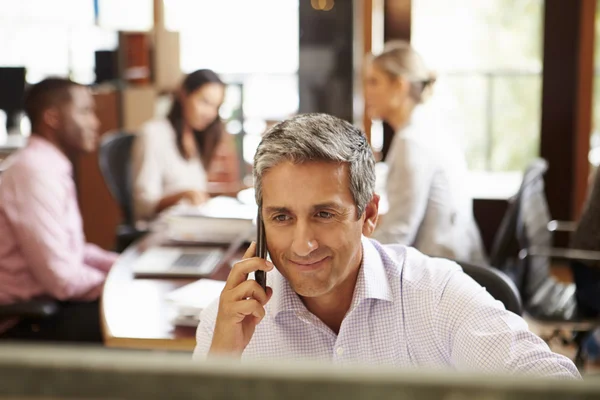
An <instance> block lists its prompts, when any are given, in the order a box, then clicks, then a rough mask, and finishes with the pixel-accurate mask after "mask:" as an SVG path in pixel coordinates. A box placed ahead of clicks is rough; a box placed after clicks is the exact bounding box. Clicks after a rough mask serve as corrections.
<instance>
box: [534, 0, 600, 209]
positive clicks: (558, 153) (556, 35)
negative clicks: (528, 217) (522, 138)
mask: <svg viewBox="0 0 600 400" xmlns="http://www.w3.org/2000/svg"><path fill="white" fill-rule="evenodd" d="M595 11H596V0H571V1H562V0H546V3H545V11H544V25H545V29H544V72H543V83H542V123H541V142H540V154H541V156H542V157H543V158H545V159H546V160H547V161H548V163H549V169H548V173H547V175H546V193H547V196H548V203H549V206H550V212H551V214H552V217H553V218H556V219H562V220H571V219H576V218H577V217H578V216H579V213H580V211H581V206H582V204H583V200H584V198H585V194H586V190H587V175H588V152H589V140H590V134H591V126H592V90H593V78H594V33H595V30H594V20H595V15H596V12H595Z"/></svg>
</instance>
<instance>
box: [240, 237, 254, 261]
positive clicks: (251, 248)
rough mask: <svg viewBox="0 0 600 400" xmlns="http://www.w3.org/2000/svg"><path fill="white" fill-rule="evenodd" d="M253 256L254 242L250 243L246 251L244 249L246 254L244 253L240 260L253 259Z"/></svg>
mask: <svg viewBox="0 0 600 400" xmlns="http://www.w3.org/2000/svg"><path fill="white" fill-rule="evenodd" d="M255 254H256V242H255V241H252V243H250V246H248V249H246V252H245V253H244V257H242V258H250V257H254V255H255Z"/></svg>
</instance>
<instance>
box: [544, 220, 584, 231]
mask: <svg viewBox="0 0 600 400" xmlns="http://www.w3.org/2000/svg"><path fill="white" fill-rule="evenodd" d="M547 228H548V230H549V231H550V232H575V229H577V222H574V221H557V220H553V221H550V222H548V226H547Z"/></svg>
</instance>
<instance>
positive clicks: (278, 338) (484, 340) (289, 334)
mask: <svg viewBox="0 0 600 400" xmlns="http://www.w3.org/2000/svg"><path fill="white" fill-rule="evenodd" d="M374 163H375V162H374V159H373V154H372V151H371V149H370V147H369V144H368V143H367V140H366V138H365V137H364V135H363V134H362V132H361V131H360V130H359V129H357V128H355V127H354V126H352V125H351V124H349V123H347V122H345V121H342V120H340V119H338V118H335V117H332V116H329V115H324V114H305V115H300V116H296V117H294V118H292V119H290V120H287V121H284V122H282V123H279V124H278V125H276V126H274V127H273V128H272V129H271V130H270V131H269V132H267V133H266V135H265V136H264V138H263V140H262V142H261V144H260V145H259V147H258V150H257V152H256V156H255V158H254V178H255V188H256V200H257V204H259V207H261V213H262V217H263V220H264V226H265V234H266V242H267V249H268V252H269V255H270V259H271V260H272V262H271V261H267V260H263V259H260V258H258V257H255V256H254V254H255V248H256V245H255V244H254V243H253V244H252V245H251V246H250V247H249V248H248V250H247V251H246V254H245V255H244V259H243V260H242V261H240V262H238V263H236V264H235V265H234V267H233V269H232V270H231V273H230V274H229V278H228V279H227V283H226V285H225V288H224V289H223V292H222V293H221V296H220V299H219V301H218V302H215V303H214V304H212V305H211V306H209V307H208V308H207V309H205V310H204V312H203V313H202V315H201V318H200V320H201V322H200V325H199V327H198V332H197V346H196V350H195V358H196V359H201V358H203V357H205V356H207V355H227V356H234V357H243V358H254V359H256V358H290V359H313V360H314V359H316V360H327V361H331V362H333V363H336V364H346V363H365V364H378V365H381V364H385V365H395V366H399V367H448V368H454V369H461V370H477V371H481V372H490V373H491V372H504V373H516V374H531V375H538V376H554V377H562V378H578V377H580V375H579V373H578V371H577V369H576V368H575V365H574V364H573V363H572V362H571V361H570V360H569V359H568V358H566V357H563V356H561V355H558V354H554V353H553V352H551V351H550V349H549V348H548V346H547V345H546V344H545V343H544V342H543V341H542V340H541V339H540V338H538V337H537V336H535V335H534V334H533V333H531V332H530V331H529V330H528V328H527V324H526V323H525V321H524V320H523V319H521V317H519V316H517V315H515V314H513V313H511V312H509V311H507V310H505V308H504V306H503V305H502V304H501V303H500V302H498V301H496V300H494V299H493V298H492V297H491V296H490V294H489V293H487V292H486V291H485V289H484V288H482V287H481V286H479V285H478V284H477V283H476V282H475V281H473V280H472V279H471V278H470V277H468V276H467V275H466V274H465V273H463V271H462V270H461V268H460V267H459V266H458V265H457V264H455V263H453V262H451V261H448V260H444V259H438V258H430V257H427V256H425V255H423V254H421V253H419V252H418V251H417V250H415V249H413V248H409V247H406V246H402V245H387V246H382V245H381V244H379V243H378V242H376V241H374V240H370V239H367V237H368V236H369V235H371V233H372V232H373V230H374V229H375V226H376V225H377V216H378V204H379V196H378V195H376V194H375V193H374V186H375V171H374ZM258 270H262V271H266V272H267V277H268V280H267V282H268V284H269V287H267V290H266V291H265V290H263V288H262V287H261V286H260V285H259V284H258V283H257V282H256V281H254V280H253V279H248V274H250V273H253V272H255V271H258Z"/></svg>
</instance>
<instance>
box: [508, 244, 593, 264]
mask: <svg viewBox="0 0 600 400" xmlns="http://www.w3.org/2000/svg"><path fill="white" fill-rule="evenodd" d="M527 257H549V258H554V259H559V260H567V261H600V251H591V250H577V249H567V248H558V247H530V248H529V249H522V250H521V251H520V252H519V258H520V259H521V260H524V259H525V258H527Z"/></svg>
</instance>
